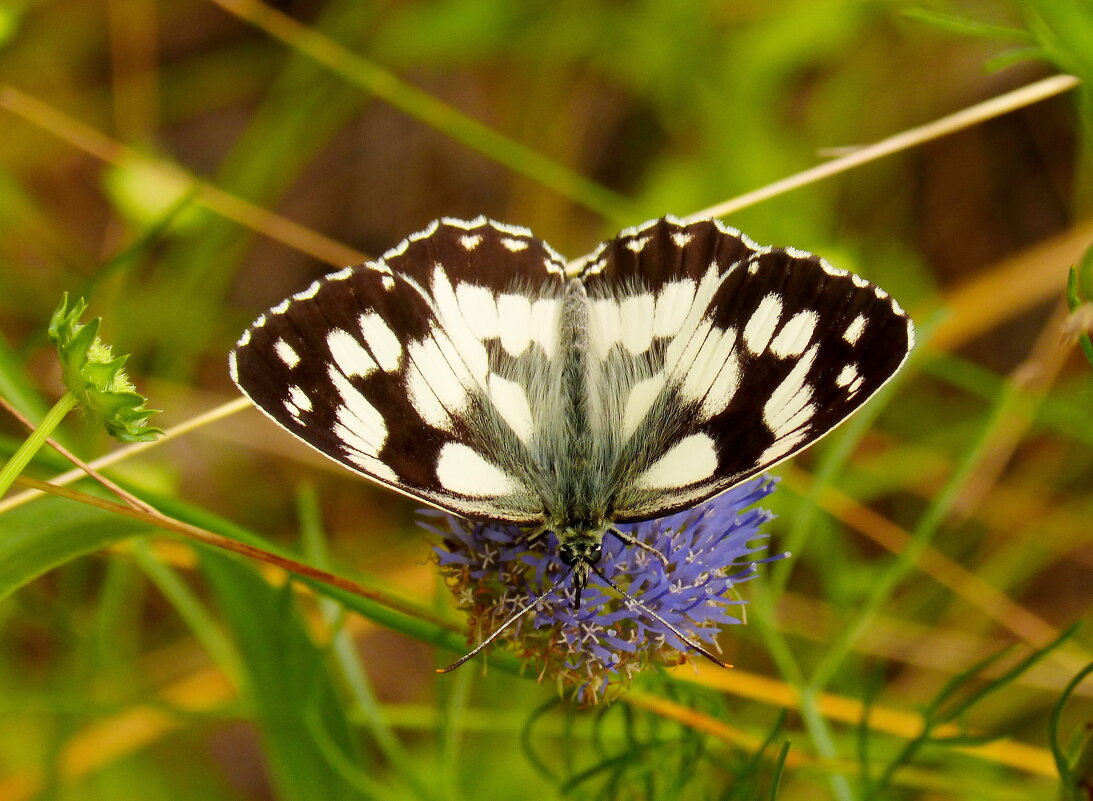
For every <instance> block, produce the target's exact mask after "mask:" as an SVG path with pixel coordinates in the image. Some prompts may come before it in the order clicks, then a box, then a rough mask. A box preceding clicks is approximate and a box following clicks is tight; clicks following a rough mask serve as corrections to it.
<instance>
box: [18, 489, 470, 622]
mask: <svg viewBox="0 0 1093 801" xmlns="http://www.w3.org/2000/svg"><path fill="white" fill-rule="evenodd" d="M16 481H17V482H18V483H20V484H24V485H26V486H28V487H33V488H34V489H37V490H40V491H42V492H48V493H50V494H51V495H57V496H59V497H62V498H67V499H69V500H72V501H76V502H77V503H83V504H86V505H88V506H94V507H95V508H97V509H102V510H103V511H106V512H112V513H114V514H118V515H121V516H123V517H129V518H133V519H135V520H141V521H143V522H145V523H148V524H149V525H150V526H153V527H155V528H160V529H164V530H166V531H171V532H174V533H176V534H181V535H182V536H184V537H188V538H189V539H192V540H195V541H197V542H200V543H202V544H204V545H210V546H212V547H214V548H219V549H220V550H223V551H229V552H231V553H236V554H239V555H240V556H245V557H247V558H248V559H254V560H256V561H259V562H264V563H266V564H270V565H273V566H274V567H279V568H281V569H282V570H284V571H286V572H288V573H293V574H295V575H298V576H302V577H304V578H309V579H314V580H315V581H321V582H322V583H324V584H328V585H330V586H331V587H337V588H338V589H340V590H345V591H346V592H350V593H352V594H353V595H357V596H360V597H361V598H367V599H368V600H370V601H375V602H376V603H379V604H382V605H383V606H385V607H387V608H388V609H393V610H395V611H396V612H401V613H402V614H404V615H409V616H411V617H414V618H417V619H419V620H426V621H428V622H430V623H433V624H435V625H437V626H443V627H444V628H446V629H450V630H451V631H458V630H459V629H458V627H457V626H455V625H453V624H452V623H451V622H450V621H446V620H442V619H441V618H438V617H435V616H433V615H432V614H430V613H428V612H426V611H425V610H423V609H420V608H418V607H416V606H414V605H412V604H409V603H406V602H404V601H401V600H399V599H397V598H393V597H391V596H389V595H385V594H384V593H381V592H378V591H376V590H372V589H369V588H368V587H365V586H364V585H363V584H361V583H359V582H356V581H353V579H349V578H346V577H344V576H339V575H337V574H336V573H331V572H329V571H327V570H321V569H319V568H317V567H312V566H311V565H309V564H305V563H304V562H299V561H297V560H295V559H292V558H290V557H287V556H281V555H280V554H277V553H274V552H272V551H267V550H265V549H264V548H258V547H256V546H254V545H249V544H247V543H245V542H240V541H239V540H233V539H232V538H230V537H225V536H224V535H222V534H217V533H215V532H212V531H208V530H207V529H203V528H199V527H198V526H194V525H191V524H190V523H184V522H183V521H181V520H176V519H175V518H173V517H169V516H168V515H165V514H163V513H162V512H160V511H158V510H156V509H152V511H150V512H146V511H143V510H141V509H133V508H131V507H129V506H126V505H124V504H120V503H115V502H114V501H108V500H106V499H104V498H98V497H96V496H94V495H88V494H87V493H83V492H77V491H75V490H71V489H68V488H67V487H58V486H55V485H53V484H50V483H48V482H46V481H39V480H37V479H34V478H29V477H27V476H19V477H18V478H17V479H16Z"/></svg>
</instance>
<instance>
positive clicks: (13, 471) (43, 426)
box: [0, 391, 77, 495]
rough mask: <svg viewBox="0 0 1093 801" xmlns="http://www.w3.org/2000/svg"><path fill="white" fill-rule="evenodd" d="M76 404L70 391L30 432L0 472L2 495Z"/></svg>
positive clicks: (74, 397)
mask: <svg viewBox="0 0 1093 801" xmlns="http://www.w3.org/2000/svg"><path fill="white" fill-rule="evenodd" d="M76 403H77V401H76V396H75V395H74V394H72V392H71V391H69V392H66V393H65V394H64V395H62V396H61V399H60V400H59V401H57V402H56V403H55V404H53V408H52V409H50V410H49V411H48V412H46V416H45V418H44V419H43V420H42V422H41V423H40V424H39V425H38V427H37V428H36V429H34V430H33V431H31V432H30V436H29V437H27V439H26V442H24V443H23V444H22V445H20V446H19V450H17V451H16V452H15V454H14V455H13V456H12V457H11V458H10V459H9V460H8V463H7V464H6V465H4V469H3V470H0V495H3V494H4V493H5V492H7V491H8V487H10V486H11V485H12V482H14V481H15V477H16V476H18V475H19V474H20V473H22V472H23V469H24V468H25V467H26V466H27V465H28V464H29V463H30V460H31V459H33V458H34V454H36V453H37V452H38V451H39V450H41V448H42V446H43V445H45V442H46V440H47V439H49V435H50V434H52V433H53V429H55V428H56V427H57V426H58V425H60V422H61V421H62V420H63V419H64V417H65V415H66V414H68V413H69V412H70V411H72V409H73V408H74V407H75V406H76Z"/></svg>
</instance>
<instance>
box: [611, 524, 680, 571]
mask: <svg viewBox="0 0 1093 801" xmlns="http://www.w3.org/2000/svg"><path fill="white" fill-rule="evenodd" d="M608 531H609V532H610V533H611V534H614V535H615V536H616V537H618V538H619V539H620V540H622V541H623V542H625V543H626V544H627V545H636V546H637V547H638V548H641V549H642V550H644V551H648V552H649V553H651V554H653V555H655V556H656V557H657V559H659V560H660V561H662V562H663V563H664V566H665V567H668V564H669V563H668V557H667V556H665V555H664V554H662V553H661V552H660V551H658V550H657V549H656V548H654V547H653V546H652V545H649V544H647V543H644V542H642V541H641V540H639V539H638V538H637V537H635V536H633V535H632V534H627V533H626V532H625V531H619V530H618V529H617V528H612V529H608Z"/></svg>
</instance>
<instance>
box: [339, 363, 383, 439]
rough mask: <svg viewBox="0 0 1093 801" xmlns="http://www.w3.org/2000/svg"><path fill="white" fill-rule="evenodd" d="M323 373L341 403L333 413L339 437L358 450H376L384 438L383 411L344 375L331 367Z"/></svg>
mask: <svg viewBox="0 0 1093 801" xmlns="http://www.w3.org/2000/svg"><path fill="white" fill-rule="evenodd" d="M327 375H328V376H329V377H330V381H331V382H332V383H333V384H334V389H335V390H336V391H337V393H338V395H339V397H340V398H341V405H339V406H338V410H337V412H336V413H335V416H336V417H337V421H338V425H336V426H335V427H334V428H335V431H336V432H337V434H338V437H339V439H341V440H342V441H343V442H344V443H345V444H346V445H348V446H349V447H351V448H354V449H356V450H358V451H360V452H361V453H370V454H372V455H375V454H377V453H379V451H380V450H381V449H382V448H383V443H384V442H386V441H387V425H386V424H385V423H384V421H383V415H381V414H380V413H379V410H377V409H376V407H375V406H373V405H372V404H371V402H369V400H368V398H366V397H364V395H363V394H361V391H360V390H359V389H357V388H356V387H355V386H353V384H352V383H351V382H350V381H349V379H348V378H346V377H345V376H344V375H342V374H341V373H339V372H338V371H337V370H335V369H334V368H333V367H331V368H330V369H329V370H327ZM342 429H344V430H342Z"/></svg>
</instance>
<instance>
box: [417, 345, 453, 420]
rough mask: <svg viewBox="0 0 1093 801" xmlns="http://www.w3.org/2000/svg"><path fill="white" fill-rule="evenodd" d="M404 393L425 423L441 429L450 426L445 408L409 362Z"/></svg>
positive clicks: (419, 372)
mask: <svg viewBox="0 0 1093 801" xmlns="http://www.w3.org/2000/svg"><path fill="white" fill-rule="evenodd" d="M412 356H413V351H412V350H411V357H412ZM406 395H407V397H408V398H409V399H410V403H411V404H412V405H413V407H414V410H415V411H416V412H417V413H418V414H419V415H420V416H421V419H422V421H423V422H425V423H426V424H427V425H430V426H432V427H433V428H439V429H440V430H441V431H448V430H449V429H450V428H451V418H450V417H449V416H448V411H447V409H445V408H444V406H443V404H441V402H440V399H439V398H438V397H437V396H436V393H435V392H433V389H432V387H430V386H429V382H428V381H426V380H425V376H424V375H423V374H422V372H421V370H420V368H418V366H417V364H410V365H409V367H408V369H407V372H406Z"/></svg>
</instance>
